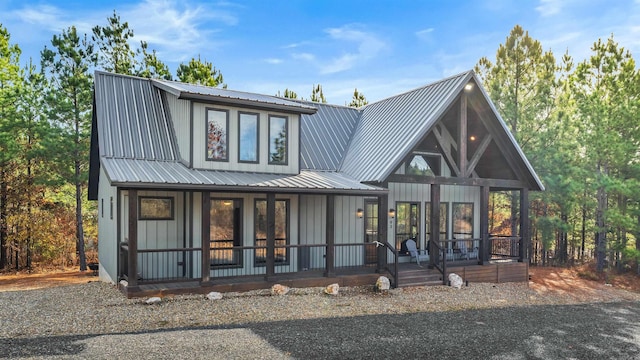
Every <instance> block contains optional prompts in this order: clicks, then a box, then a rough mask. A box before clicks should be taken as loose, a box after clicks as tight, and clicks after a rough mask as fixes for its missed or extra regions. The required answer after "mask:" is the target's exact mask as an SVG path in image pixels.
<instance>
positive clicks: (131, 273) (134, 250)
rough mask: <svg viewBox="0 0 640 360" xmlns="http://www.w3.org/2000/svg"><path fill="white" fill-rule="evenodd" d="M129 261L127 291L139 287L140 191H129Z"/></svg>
mask: <svg viewBox="0 0 640 360" xmlns="http://www.w3.org/2000/svg"><path fill="white" fill-rule="evenodd" d="M128 221H129V246H128V248H129V251H128V253H129V259H127V261H128V269H127V270H128V274H127V275H128V276H127V283H128V285H127V290H128V291H131V290H135V289H137V287H138V191H137V190H129V219H128Z"/></svg>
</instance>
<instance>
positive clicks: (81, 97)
mask: <svg viewBox="0 0 640 360" xmlns="http://www.w3.org/2000/svg"><path fill="white" fill-rule="evenodd" d="M133 39H134V31H133V29H131V28H130V27H129V25H128V23H127V22H123V21H122V20H121V19H120V17H119V16H118V14H117V13H116V12H115V11H114V13H113V14H112V15H111V16H110V17H108V18H107V23H106V24H104V25H99V26H95V27H94V28H93V29H92V31H91V33H90V34H79V33H78V31H77V29H76V28H75V27H74V26H71V27H69V28H67V29H65V30H63V31H62V32H61V33H60V34H56V35H54V36H53V37H52V39H51V42H50V45H47V46H45V47H44V48H43V50H42V51H41V53H40V55H41V58H40V59H39V60H40V63H39V64H37V65H36V64H34V63H33V60H30V61H29V64H28V65H27V66H24V67H22V66H21V65H20V55H21V52H20V48H19V46H18V45H17V44H12V43H11V38H10V33H9V31H8V30H7V29H6V28H4V27H3V26H2V25H1V24H0V269H4V268H8V267H12V268H15V269H20V268H31V267H32V265H33V263H34V261H35V262H37V263H39V264H53V265H70V264H72V263H77V264H78V265H79V266H80V268H81V269H82V270H84V269H85V268H86V262H87V258H88V259H89V261H95V260H97V258H96V256H97V246H96V244H97V229H96V222H97V214H96V212H97V211H96V204H95V203H87V202H83V198H84V196H86V185H87V179H88V158H89V155H88V153H89V145H90V144H89V143H90V140H89V138H90V126H91V109H92V91H93V71H94V70H95V69H97V68H101V69H104V70H106V71H110V72H115V73H120V74H128V75H134V76H140V77H146V78H161V79H166V80H173V79H174V76H173V75H172V74H171V72H170V70H169V68H168V66H167V65H166V64H165V63H164V62H163V61H162V60H161V59H159V58H158V55H157V52H156V51H155V50H150V49H149V47H148V44H147V43H145V42H143V41H141V42H140V43H139V45H138V46H134V44H135V43H134V42H133ZM591 51H592V53H591V55H590V57H589V58H588V59H585V60H583V61H581V62H579V63H577V64H575V63H574V60H573V59H572V58H571V56H570V55H569V54H568V53H565V54H563V55H562V56H561V57H560V58H559V59H557V58H556V56H555V55H554V54H553V53H552V52H551V51H550V50H549V51H544V50H543V47H542V44H541V43H540V42H539V41H538V40H535V39H533V38H531V37H530V36H529V34H528V32H527V31H525V30H524V29H523V28H522V27H520V26H515V27H514V28H513V29H512V30H511V32H510V34H509V35H508V37H507V38H506V40H505V43H504V44H500V45H499V47H498V51H497V53H496V57H495V59H489V58H481V59H480V60H479V61H478V63H477V64H476V66H475V70H476V73H477V74H478V75H479V77H480V79H481V81H482V82H483V84H484V87H485V88H486V89H487V92H488V93H489V96H490V97H491V99H492V100H493V102H494V103H495V105H496V107H497V109H498V111H499V113H500V114H501V116H502V118H503V119H504V120H505V122H506V123H507V125H508V127H509V129H510V130H511V132H512V134H513V135H514V136H515V138H516V139H517V141H518V142H519V144H520V145H521V147H522V149H523V151H524V152H525V154H526V155H527V157H528V159H529V160H530V161H531V163H532V165H533V167H534V168H535V169H536V171H537V172H538V174H539V175H540V177H541V179H542V181H543V183H544V185H545V187H546V191H544V192H540V193H532V194H531V205H530V223H531V229H532V242H531V246H530V248H529V258H530V259H531V261H532V262H534V263H542V264H546V263H548V262H553V263H558V264H564V263H572V262H574V261H576V260H586V259H589V258H592V257H595V258H596V259H597V266H598V269H599V270H602V269H603V268H604V267H605V266H607V265H615V266H617V267H619V268H621V269H622V268H625V267H629V266H636V267H637V269H638V271H639V272H640V267H638V262H639V261H638V260H639V259H640V242H639V241H637V239H638V237H640V184H639V183H638V177H639V175H640V121H639V119H638V114H640V73H639V71H638V69H637V66H636V64H635V61H634V59H633V57H632V56H631V54H630V53H629V51H628V50H625V49H624V48H623V47H621V46H620V45H619V44H617V43H616V42H615V40H614V38H613V36H611V37H610V38H608V39H606V40H598V41H596V42H595V43H594V45H593V46H592V48H591ZM175 79H177V80H178V81H182V82H189V83H194V84H201V85H206V86H214V87H217V86H219V87H226V86H227V85H226V83H225V82H224V78H223V76H222V72H221V71H220V70H219V69H216V68H215V67H214V66H213V64H212V63H211V62H208V61H206V60H205V59H201V58H200V56H198V57H197V58H195V57H194V58H192V59H191V60H190V61H189V62H187V63H182V64H180V65H179V66H178V68H177V70H176V74H175ZM276 96H282V97H286V98H291V99H298V94H297V93H296V92H294V91H292V90H289V89H288V88H287V89H285V90H284V92H283V94H282V95H281V94H280V92H278V93H277V94H276ZM309 99H310V100H311V101H315V102H319V103H326V98H325V96H324V93H323V90H322V86H321V85H320V84H318V85H315V84H314V85H313V87H312V92H311V96H310V98H309ZM366 104H367V100H366V98H365V96H364V95H363V94H362V93H361V92H359V91H358V90H357V89H355V90H354V93H353V98H352V101H351V102H350V103H349V104H345V105H347V106H352V107H362V106H364V105H366ZM496 204H497V206H496ZM491 206H492V209H493V211H494V212H495V211H496V209H497V211H499V212H500V211H501V212H502V214H501V215H500V216H501V217H502V218H505V219H510V220H507V221H510V223H511V226H513V227H515V226H516V224H517V221H516V217H517V216H518V214H517V209H518V204H517V197H515V196H512V197H511V198H509V196H504V197H502V198H501V197H500V196H499V194H498V196H496V197H495V198H493V199H492V205H491ZM514 230H516V229H514ZM85 246H87V247H88V249H87V251H85ZM85 253H86V254H87V255H86V256H85ZM76 254H77V258H76Z"/></svg>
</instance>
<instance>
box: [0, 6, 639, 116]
mask: <svg viewBox="0 0 640 360" xmlns="http://www.w3.org/2000/svg"><path fill="white" fill-rule="evenodd" d="M114 9H115V10H116V11H117V12H118V14H120V16H121V18H122V20H123V21H128V22H129V25H130V27H131V28H132V29H133V30H134V32H135V39H136V40H137V41H140V40H145V41H147V42H148V43H149V47H150V48H151V49H156V50H157V51H158V54H159V56H160V58H161V59H162V60H164V61H165V62H167V64H168V65H169V67H170V68H171V70H172V72H173V73H174V74H175V69H176V68H177V66H178V64H180V63H181V62H187V61H188V60H189V59H190V58H191V57H197V56H198V55H200V56H201V57H202V58H203V59H206V60H208V61H211V62H213V63H214V65H215V66H216V68H218V69H220V70H221V71H222V73H223V75H224V79H225V82H226V83H227V84H228V86H229V88H230V89H236V90H243V91H250V92H257V93H264V94H275V93H276V92H277V91H284V89H285V88H289V89H291V90H293V91H296V92H297V93H298V95H300V96H303V97H305V98H307V99H308V98H309V95H310V93H311V89H312V86H313V84H317V83H320V84H322V86H323V90H324V94H325V96H326V98H327V100H328V101H329V102H330V103H334V104H339V105H344V104H345V103H346V102H349V101H350V99H351V95H352V93H353V89H354V88H356V87H357V88H358V90H359V91H361V92H362V93H364V95H365V96H366V97H367V99H368V100H369V101H375V100H380V99H383V98H385V97H388V96H391V95H394V94H397V93H400V92H403V91H407V90H410V89H412V88H415V87H418V86H421V85H424V84H427V83H429V82H431V81H434V80H437V79H440V78H443V77H446V76H449V75H453V74H456V73H459V72H462V71H465V70H467V69H470V68H472V67H473V66H474V65H475V63H476V62H477V61H478V59H479V58H480V57H482V56H488V57H489V58H490V59H493V58H495V53H496V50H497V48H498V45H499V44H500V43H503V42H504V40H505V38H506V37H507V35H508V34H509V31H510V30H511V29H512V28H513V26H514V25H516V24H519V25H521V26H522V27H524V29H525V30H528V31H529V33H530V35H531V36H533V37H534V38H536V39H538V40H540V41H541V43H542V46H543V47H544V48H545V49H547V50H548V49H551V50H552V51H553V52H554V54H555V55H556V58H559V57H560V56H561V55H562V54H563V53H564V52H565V51H567V50H568V51H569V53H570V55H572V56H573V57H574V59H576V61H581V60H583V59H585V58H586V57H588V56H589V54H590V46H591V45H592V44H593V43H594V42H595V41H596V40H597V39H598V38H602V39H606V38H608V37H609V36H610V35H611V34H612V33H613V34H614V36H615V39H616V41H618V42H619V44H620V45H621V46H623V47H625V48H626V49H628V50H630V51H631V53H632V54H633V56H634V58H635V59H636V60H640V0H603V1H600V0H565V1H561V0H535V1H533V0H532V1H526V0H523V1H507V0H476V1H462V0H460V1H446V0H443V1H417V0H416V1H405V0H393V1H360V0H341V1H333V0H324V1H301V0H268V1H266V0H265V1H262V0H255V1H225V0H223V1H204V0H175V1H174V0H135V1H122V0H110V1H103V0H94V1H87V0H67V1H63V0H39V1H31V0H20V1H15V0H0V23H2V24H3V26H5V27H6V28H7V29H8V30H9V32H10V34H11V37H12V38H11V39H12V42H13V43H17V44H18V45H19V46H20V47H21V49H22V50H23V56H22V60H23V62H24V63H26V62H27V61H28V59H29V57H33V58H34V59H36V61H38V60H39V52H40V50H42V49H43V47H44V46H45V45H48V44H50V41H51V38H52V36H53V35H54V34H58V33H60V31H61V30H62V29H65V28H67V27H68V26H70V25H75V26H76V27H77V28H78V29H79V30H80V31H81V32H85V33H88V34H90V32H91V28H92V27H93V26H95V25H105V24H106V18H107V17H108V16H110V15H111V14H112V12H113V10H114Z"/></svg>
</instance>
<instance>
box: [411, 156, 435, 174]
mask: <svg viewBox="0 0 640 360" xmlns="http://www.w3.org/2000/svg"><path fill="white" fill-rule="evenodd" d="M405 174H407V175H419V176H440V175H442V174H441V172H440V155H435V154H426V153H414V154H412V155H411V157H410V158H409V161H407V162H406V163H405Z"/></svg>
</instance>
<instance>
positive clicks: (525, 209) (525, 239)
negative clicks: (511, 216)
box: [518, 188, 529, 262]
mask: <svg viewBox="0 0 640 360" xmlns="http://www.w3.org/2000/svg"><path fill="white" fill-rule="evenodd" d="M528 243H529V189H526V188H522V189H520V243H519V246H520V249H519V250H520V251H519V256H518V261H519V262H523V261H526V260H527V247H528Z"/></svg>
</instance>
